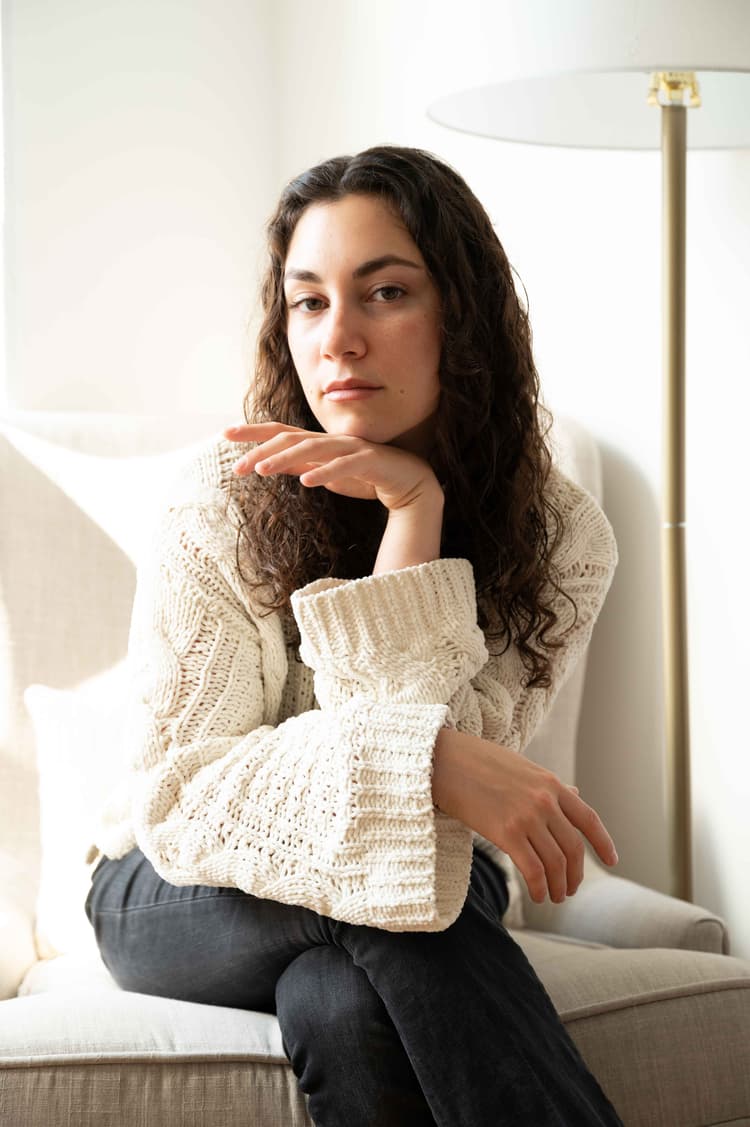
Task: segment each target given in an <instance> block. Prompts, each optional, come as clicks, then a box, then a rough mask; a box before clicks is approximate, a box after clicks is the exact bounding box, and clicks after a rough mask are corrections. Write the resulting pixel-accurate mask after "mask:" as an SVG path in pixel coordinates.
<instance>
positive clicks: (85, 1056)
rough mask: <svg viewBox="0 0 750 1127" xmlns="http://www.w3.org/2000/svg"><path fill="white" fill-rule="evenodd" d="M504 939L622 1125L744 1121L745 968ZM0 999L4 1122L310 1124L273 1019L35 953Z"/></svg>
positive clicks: (748, 1035)
mask: <svg viewBox="0 0 750 1127" xmlns="http://www.w3.org/2000/svg"><path fill="white" fill-rule="evenodd" d="M511 934H512V936H513V938H514V939H515V940H516V942H517V943H519V944H520V945H521V947H522V948H523V950H524V951H525V953H526V955H527V957H528V958H529V960H530V962H531V963H532V965H533V966H534V968H535V970H536V971H537V973H538V974H539V976H540V978H541V980H542V982H543V983H544V985H545V987H546V989H547V991H548V993H549V994H550V997H551V998H552V1001H553V1003H554V1004H555V1006H556V1008H557V1010H558V1012H559V1013H560V1014H561V1017H562V1020H563V1022H564V1023H565V1025H566V1027H567V1029H568V1031H569V1032H570V1034H571V1035H572V1037H573V1039H574V1040H575V1041H576V1043H577V1045H578V1047H579V1049H580V1051H581V1053H582V1055H583V1057H584V1059H585V1060H586V1062H587V1064H588V1065H589V1067H590V1068H591V1069H592V1070H593V1071H594V1073H595V1075H596V1076H597V1078H598V1079H599V1081H600V1083H601V1085H602V1087H603V1088H604V1090H605V1092H607V1094H608V1096H609V1098H610V1099H611V1100H612V1102H613V1103H614V1105H615V1107H616V1108H617V1110H618V1112H619V1114H620V1116H621V1118H622V1119H623V1121H624V1123H626V1124H627V1127H698V1125H708V1124H718V1123H722V1122H726V1121H732V1122H734V1123H739V1124H741V1123H742V1122H743V1121H744V1119H743V1117H744V1116H747V1115H750V1088H749V1087H748V1085H749V1084H750V1079H749V1078H750V1004H749V1003H750V967H748V964H747V963H746V962H744V961H742V960H739V959H734V958H731V957H729V956H726V955H713V954H707V953H705V952H693V951H670V950H666V949H662V948H652V949H650V950H640V951H639V950H617V949H615V948H611V947H605V946H602V945H601V944H595V943H583V942H579V941H574V940H570V939H558V938H551V937H550V936H547V935H544V934H542V933H537V932H529V931H512V932H511ZM1 1005H2V1006H3V1007H4V1008H3V1009H2V1011H0V1012H1V1014H2V1020H0V1091H1V1092H2V1101H3V1107H4V1108H5V1107H7V1108H8V1114H9V1116H10V1118H9V1120H8V1121H9V1122H12V1123H14V1124H17V1125H18V1127H26V1125H27V1124H28V1125H29V1127H30V1125H31V1124H32V1123H33V1124H36V1123H39V1122H44V1123H45V1127H58V1125H60V1127H62V1125H63V1124H67V1123H68V1121H69V1120H68V1119H67V1118H66V1116H67V1115H68V1113H69V1109H70V1106H71V1101H74V1102H75V1106H76V1107H77V1108H79V1107H80V1108H81V1109H82V1112H81V1118H80V1119H79V1122H81V1123H86V1124H89V1123H91V1124H92V1125H93V1124H94V1123H96V1124H97V1125H98V1124H99V1123H103V1124H106V1125H107V1127H126V1125H128V1124H131V1123H134V1122H138V1123H139V1124H142V1125H144V1127H151V1125H152V1124H153V1127H157V1125H158V1127H170V1125H171V1124H173V1123H174V1124H178V1123H179V1124H185V1125H190V1124H195V1125H196V1127H197V1125H198V1124H204V1123H211V1122H213V1121H214V1119H215V1120H216V1121H217V1122H218V1121H219V1120H220V1121H221V1123H222V1125H223V1124H227V1125H230V1127H231V1125H234V1124H237V1125H238V1127H239V1124H246V1123H258V1124H263V1125H264V1127H265V1125H273V1124H278V1125H279V1127H282V1125H283V1127H289V1125H295V1124H300V1125H302V1124H305V1125H309V1124H310V1123H311V1120H310V1119H309V1118H307V1116H306V1112H305V1105H304V1101H303V1099H302V1097H301V1095H300V1093H299V1090H298V1089H297V1086H296V1080H295V1078H294V1075H293V1073H292V1070H291V1067H290V1066H289V1064H288V1061H287V1059H286V1056H285V1054H284V1051H283V1046H282V1043H281V1030H280V1028H279V1024H278V1021H277V1019H276V1017H275V1015H272V1014H262V1013H257V1012H254V1011H243V1010H235V1009H228V1008H224V1007H220V1006H205V1005H198V1004H196V1003H191V1002H180V1001H173V1000H170V999H166V998H156V997H151V996H148V995H143V994H130V993H126V992H124V991H122V990H120V989H119V987H118V986H117V985H116V984H115V983H114V981H113V980H112V978H111V976H110V975H109V973H108V971H107V970H106V968H105V967H104V966H103V964H102V963H101V960H100V959H99V958H98V957H93V958H92V957H88V956H78V957H73V956H65V957H63V958H59V959H54V960H49V961H46V962H42V963H37V964H36V965H35V966H34V967H32V968H31V970H30V971H29V972H28V974H27V975H26V978H25V979H24V983H23V986H22V996H20V997H18V998H14V999H12V1000H10V1001H8V1002H3V1003H1ZM84 1109H85V1115H84ZM105 1113H106V1114H105ZM97 1116H100V1118H97ZM201 1117H202V1118H201Z"/></svg>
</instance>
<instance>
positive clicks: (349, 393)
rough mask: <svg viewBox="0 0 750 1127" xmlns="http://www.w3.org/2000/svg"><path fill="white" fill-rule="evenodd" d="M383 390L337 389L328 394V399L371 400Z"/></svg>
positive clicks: (364, 388) (378, 388)
mask: <svg viewBox="0 0 750 1127" xmlns="http://www.w3.org/2000/svg"><path fill="white" fill-rule="evenodd" d="M382 390H383V389H382V387H335V388H334V389H333V391H327V392H326V399H333V400H345V399H369V398H370V396H371V395H374V394H375V392H376V391H382Z"/></svg>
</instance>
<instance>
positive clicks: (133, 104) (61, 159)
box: [3, 0, 276, 415]
mask: <svg viewBox="0 0 750 1127" xmlns="http://www.w3.org/2000/svg"><path fill="white" fill-rule="evenodd" d="M272 12H273V4H272V3H271V2H270V0H253V2H250V3H247V2H245V0H220V2H219V3H216V4H210V3H205V2H200V0H198V2H196V0H184V2H183V0H129V2H128V3H127V4H102V3H100V2H99V0H65V2H64V3H62V4H60V3H55V2H54V0H5V4H4V11H3V16H4V21H5V35H6V57H5V88H6V153H7V166H6V176H7V193H8V200H7V206H8V211H7V239H6V276H7V279H8V369H9V375H8V387H7V395H8V400H9V402H10V404H11V405H12V406H15V407H26V408H52V409H54V408H64V407H67V408H81V409H84V410H114V411H134V412H139V413H140V412H146V413H151V412H153V413H162V412H164V413H166V412H168V411H170V410H186V411H187V410H197V411H200V410H203V409H205V410H208V411H210V410H216V409H219V410H221V409H222V408H223V407H224V406H226V409H227V410H228V412H229V413H230V415H231V414H233V413H236V411H237V402H238V401H241V391H242V388H243V385H244V383H245V379H246V371H245V362H244V339H245V332H244V330H245V322H246V319H247V316H248V312H249V310H250V308H251V305H252V302H253V298H254V293H255V283H256V269H255V267H256V261H257V256H258V253H259V248H260V245H261V238H260V228H261V225H262V222H263V219H264V217H265V208H266V207H267V203H268V200H269V199H270V197H271V196H272V194H273V185H274V175H273V174H274V168H273V161H274V156H273V137H274V134H275V127H276V122H275V117H274V112H273V106H274V104H275V99H274V96H273V89H274V83H275V81H276V68H275V65H274V63H275V60H274V43H275V40H274V35H273V24H272ZM258 111H260V112H258ZM240 415H241V412H240Z"/></svg>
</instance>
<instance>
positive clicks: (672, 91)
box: [648, 70, 701, 108]
mask: <svg viewBox="0 0 750 1127" xmlns="http://www.w3.org/2000/svg"><path fill="white" fill-rule="evenodd" d="M648 104H649V105H650V106H688V107H692V108H695V107H697V106H700V104H701V95H700V90H699V89H698V79H697V78H696V77H695V71H693V70H655V71H652V72H651V85H650V86H649V90H648Z"/></svg>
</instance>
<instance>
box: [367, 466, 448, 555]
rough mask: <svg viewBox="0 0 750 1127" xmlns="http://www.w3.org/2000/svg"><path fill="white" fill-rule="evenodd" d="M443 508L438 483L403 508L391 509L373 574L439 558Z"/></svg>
mask: <svg viewBox="0 0 750 1127" xmlns="http://www.w3.org/2000/svg"><path fill="white" fill-rule="evenodd" d="M443 508H444V497H443V491H442V489H441V488H440V486H439V485H438V484H437V482H435V490H432V489H431V490H430V491H429V492H426V493H424V494H421V495H420V496H419V497H418V498H416V499H415V500H414V501H412V502H410V503H409V504H407V505H403V506H402V507H401V508H400V509H389V510H388V523H387V524H386V527H385V531H384V533H383V537H382V539H381V541H380V549H379V551H378V556H377V559H376V561H375V566H374V567H373V571H372V573H373V575H379V574H381V573H382V572H385V571H397V570H399V569H400V568H404V567H414V566H416V565H417V564H422V563H431V562H432V560H439V559H440V541H441V538H442V533H443Z"/></svg>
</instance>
